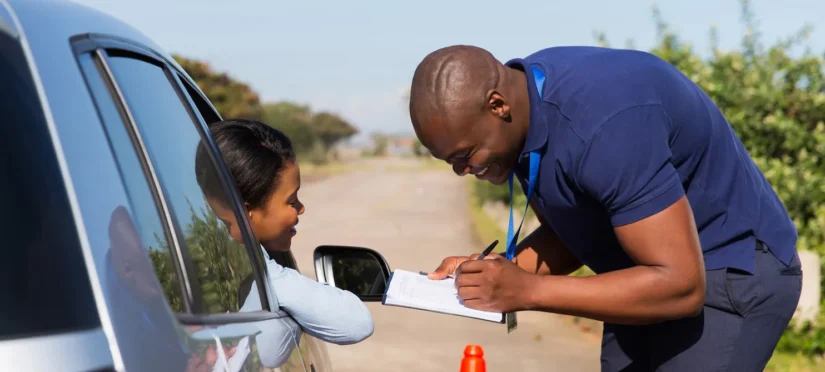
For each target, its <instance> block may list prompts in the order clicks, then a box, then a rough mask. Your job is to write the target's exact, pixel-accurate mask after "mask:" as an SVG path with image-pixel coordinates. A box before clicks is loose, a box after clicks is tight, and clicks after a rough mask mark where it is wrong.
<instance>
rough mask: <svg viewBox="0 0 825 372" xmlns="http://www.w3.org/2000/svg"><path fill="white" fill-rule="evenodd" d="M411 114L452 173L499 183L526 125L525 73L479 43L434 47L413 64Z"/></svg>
mask: <svg viewBox="0 0 825 372" xmlns="http://www.w3.org/2000/svg"><path fill="white" fill-rule="evenodd" d="M410 119H412V123H413V128H414V129H415V133H416V135H417V136H418V138H419V139H420V140H421V143H422V144H423V145H424V146H425V147H427V149H429V150H430V153H431V154H432V155H433V156H434V157H436V158H438V159H442V160H445V161H447V162H448V163H450V164H451V165H452V166H453V170H454V171H455V172H456V174H459V175H464V174H475V175H476V176H477V177H479V178H481V179H486V180H489V181H490V182H493V183H496V184H500V183H502V182H504V181H506V180H507V175H508V174H509V171H510V169H512V167H513V165H514V164H515V163H516V160H517V158H518V155H519V152H520V150H521V148H522V147H523V144H524V138H525V137H526V135H527V128H528V127H529V121H530V102H529V95H528V92H527V84H526V80H525V75H524V73H523V72H522V71H520V70H517V69H513V68H509V67H505V66H504V65H502V64H501V62H499V61H497V60H496V59H495V57H493V55H492V54H490V52H488V51H486V50H484V49H481V48H478V47H473V46H465V45H457V46H451V47H446V48H442V49H439V50H436V51H435V52H432V53H430V54H428V55H427V56H426V57H425V58H424V60H423V61H421V63H420V64H419V65H418V68H416V69H415V74H414V76H413V81H412V87H411V89H410Z"/></svg>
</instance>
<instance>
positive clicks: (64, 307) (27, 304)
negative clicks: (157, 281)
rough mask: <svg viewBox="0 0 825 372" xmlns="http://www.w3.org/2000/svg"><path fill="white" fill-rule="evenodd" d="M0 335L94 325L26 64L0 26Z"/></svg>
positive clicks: (91, 305) (62, 193)
mask: <svg viewBox="0 0 825 372" xmlns="http://www.w3.org/2000/svg"><path fill="white" fill-rule="evenodd" d="M0 82H2V83H0V115H2V117H3V125H2V126H0V174H2V177H0V210H2V213H0V233H2V235H3V248H4V249H3V259H2V260H0V298H2V299H3V300H2V301H0V314H2V316H0V339H11V338H18V337H26V336H34V335H45V334H52V333H62V332H69V331H79V330H87V329H93V328H97V327H100V321H99V319H98V313H97V308H96V306H95V301H94V297H93V295H92V287H91V282H90V280H89V274H88V272H87V269H86V262H85V260H84V257H83V251H82V249H81V244H80V239H79V236H78V233H77V230H76V225H75V220H74V217H73V214H72V209H71V204H70V202H69V198H68V195H67V193H66V185H65V184H64V182H63V176H62V173H61V170H60V167H59V163H58V155H57V153H56V152H55V149H54V147H53V144H52V140H51V137H50V134H49V128H48V126H47V122H46V118H45V116H44V114H43V109H42V107H41V105H40V99H39V98H38V93H37V90H36V88H35V84H34V82H33V80H32V75H31V72H30V70H29V68H28V64H27V62H26V59H25V57H24V54H23V51H22V49H21V48H20V45H19V44H18V43H17V40H16V39H14V38H12V37H10V36H9V34H7V33H5V32H0Z"/></svg>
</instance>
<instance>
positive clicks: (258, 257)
mask: <svg viewBox="0 0 825 372" xmlns="http://www.w3.org/2000/svg"><path fill="white" fill-rule="evenodd" d="M70 43H71V46H72V49H73V51H74V54H75V57H76V62H77V63H78V64H80V58H79V57H80V56H81V55H84V54H91V55H92V57H93V60H94V61H95V64H96V67H97V69H96V70H97V72H98V73H99V74H100V75H99V77H100V78H101V79H102V80H104V82H105V84H107V86H108V87H109V88H110V89H109V90H110V92H109V93H110V94H109V97H99V98H95V97H93V98H95V99H100V98H103V99H111V100H112V102H113V103H114V104H115V106H117V108H118V111H119V112H120V114H121V115H120V116H121V117H120V120H121V121H122V122H123V124H124V125H125V126H126V130H127V132H128V133H129V135H130V136H131V137H132V140H133V150H134V151H135V152H136V155H137V156H138V158H139V160H140V161H141V163H142V166H143V171H144V176H146V177H147V181H148V184H149V187H150V189H151V190H150V191H151V192H152V194H153V195H156V196H155V204H156V205H155V206H156V208H158V213H159V215H160V219H161V223H162V226H163V229H164V232H165V235H167V236H166V238H167V240H168V242H169V245H170V248H172V249H170V251H171V252H172V254H173V256H174V257H173V264H174V265H175V269H176V274H178V275H179V278H178V280H179V282H180V283H181V287H182V288H181V290H182V293H181V294H182V297H183V299H184V309H185V312H183V313H175V315H176V317H177V319H178V321H179V322H181V323H183V324H228V323H243V322H250V321H261V320H267V319H278V318H283V317H289V314H287V313H286V312H285V311H283V310H282V309H280V308H277V304H274V303H273V301H272V300H271V299H272V298H273V296H271V295H270V294H269V292H268V291H269V289H270V286H268V285H267V283H268V277H269V276H268V273H267V271H266V265H265V259H264V256H263V252H262V251H261V248H260V246H259V245H257V244H255V243H254V234H253V233H252V229H251V226H250V224H249V221H248V218H247V216H246V213H245V212H244V211H242V210H241V206H242V205H243V204H242V203H241V202H240V200H241V198H240V192H239V191H238V190H237V187H236V186H235V183H234V182H230V180H231V175H230V174H229V171H228V169H227V167H226V164H225V163H224V161H223V158H222V157H221V156H216V154H219V152H218V148H217V145H216V144H215V141H214V138H213V137H212V135H211V133H210V132H209V130H208V128H207V125H206V123H205V121H204V119H203V117H202V115H201V113H200V112H199V110H198V109H197V106H196V105H195V103H194V101H193V100H192V99H191V97H190V96H189V93H188V92H187V91H186V88H185V87H184V86H183V80H182V79H181V78H182V77H187V79H186V81H189V79H188V75H187V74H186V73H185V72H183V71H181V70H180V69H179V66H178V65H177V63H174V62H173V61H169V60H168V59H167V58H166V57H164V56H162V55H160V54H159V53H156V52H155V51H154V50H152V49H151V48H148V47H146V46H144V45H141V44H139V43H136V42H133V41H130V40H125V39H122V38H119V37H116V36H111V35H102V34H83V35H77V36H75V37H72V38H71V40H70ZM109 51H117V53H127V54H129V58H136V59H138V60H143V61H144V62H146V63H152V64H155V65H159V66H160V67H162V68H163V70H164V72H165V73H166V75H167V77H169V79H170V86H171V87H172V89H174V90H175V92H176V93H177V94H178V96H179V98H181V104H182V105H183V106H184V108H185V109H186V110H187V112H188V113H189V115H190V117H191V118H192V119H193V123H194V124H195V129H196V130H197V132H198V135H200V136H201V139H203V140H205V143H206V144H207V149H208V151H207V152H208V153H209V155H210V158H211V160H212V163H213V165H214V166H215V167H216V169H217V170H218V172H219V176H220V178H221V180H222V183H223V184H224V187H225V190H226V192H227V197H228V198H229V199H230V201H231V202H232V204H233V205H232V208H233V212H235V214H236V215H237V216H240V218H239V224H240V226H241V232H242V235H243V240H244V247H245V248H246V251H247V257H248V258H249V259H250V263H251V265H252V272H253V275H254V278H255V282H256V284H257V287H258V292H259V296H260V299H261V307H262V310H260V311H254V312H235V313H217V314H206V313H195V312H194V311H193V309H195V308H197V307H196V306H195V305H196V301H199V300H198V299H195V298H194V297H193V291H192V282H191V279H190V277H191V275H193V269H194V267H193V266H192V265H191V263H190V262H187V260H186V259H185V258H186V257H187V255H188V252H186V249H185V248H184V247H183V246H182V245H181V244H180V242H179V239H178V237H179V236H181V235H180V229H179V226H178V225H177V223H176V221H174V219H173V218H172V215H171V208H170V207H169V202H168V200H167V197H166V195H165V194H164V192H163V188H162V187H161V185H160V182H159V179H158V178H157V175H156V174H154V170H152V169H153V168H151V165H152V160H151V158H150V157H149V155H148V151H147V150H146V148H145V146H144V144H143V142H142V140H141V139H140V132H139V130H138V126H137V123H136V122H135V120H134V118H133V117H132V116H131V114H130V113H129V106H128V105H127V103H126V101H125V98H124V97H123V94H122V93H121V92H120V91H119V87H118V85H117V81H116V79H115V78H114V75H113V73H112V71H111V69H109V67H108V59H109ZM78 68H80V69H81V71H82V70H83V69H82V68H81V67H80V65H78ZM83 75H84V79H87V78H88V77H86V76H85V73H83ZM189 84H191V85H192V89H194V91H195V92H198V93H199V94H200V95H201V98H202V99H203V100H204V101H205V102H207V103H208V104H209V106H210V107H211V108H212V110H214V106H212V103H211V102H210V101H209V100H208V99H206V98H205V96H204V95H203V93H202V92H201V91H200V89H198V88H197V85H195V84H193V83H191V82H189ZM89 94H90V95H93V93H92V92H91V91H89ZM214 113H215V115H217V117H218V118H220V115H219V114H217V110H215V111H214ZM101 115H102V113H101V112H100V110H98V116H101ZM101 120H103V118H102V117H101ZM170 238H171V239H170ZM273 307H274V309H273Z"/></svg>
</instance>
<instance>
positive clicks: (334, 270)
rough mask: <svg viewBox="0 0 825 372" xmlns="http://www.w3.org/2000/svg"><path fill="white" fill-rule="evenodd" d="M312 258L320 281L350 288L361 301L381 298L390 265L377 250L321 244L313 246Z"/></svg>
mask: <svg viewBox="0 0 825 372" xmlns="http://www.w3.org/2000/svg"><path fill="white" fill-rule="evenodd" d="M314 258H315V277H316V278H318V281H319V282H321V283H328V284H329V285H331V286H334V287H336V288H340V289H343V290H346V291H350V292H352V293H354V294H355V295H356V296H358V298H360V299H361V301H364V302H377V301H381V300H382V299H383V297H384V291H385V290H386V289H387V282H388V281H389V278H390V267H389V265H388V264H387V261H386V260H385V259H384V257H383V256H381V254H380V253H378V252H376V251H374V250H372V249H369V248H361V247H347V246H336V245H322V246H318V247H317V248H315V254H314Z"/></svg>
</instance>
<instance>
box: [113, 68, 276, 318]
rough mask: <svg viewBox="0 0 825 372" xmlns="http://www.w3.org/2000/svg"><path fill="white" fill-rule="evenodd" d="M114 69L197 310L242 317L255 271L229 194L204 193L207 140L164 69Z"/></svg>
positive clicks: (223, 192)
mask: <svg viewBox="0 0 825 372" xmlns="http://www.w3.org/2000/svg"><path fill="white" fill-rule="evenodd" d="M109 64H110V67H111V69H112V73H113V74H114V78H115V81H116V82H117V85H118V86H119V87H120V89H121V91H122V92H123V95H124V98H125V100H126V104H127V106H128V108H129V110H130V112H131V114H132V116H133V117H134V120H135V122H136V123H137V126H138V129H139V131H140V135H141V137H142V139H143V142H144V144H145V146H146V149H147V151H148V153H149V157H150V159H151V161H152V164H153V167H154V169H155V171H156V172H157V174H158V178H159V179H160V183H161V186H162V187H163V192H164V195H165V199H166V200H167V202H168V203H169V204H170V205H169V207H170V208H171V210H172V211H173V213H172V214H173V219H174V220H175V223H176V228H177V231H178V232H179V243H180V244H181V245H182V246H184V248H185V249H184V252H183V253H184V255H185V257H184V260H185V261H187V262H190V264H189V265H190V266H191V267H190V268H191V270H190V272H191V273H192V276H193V277H191V278H190V281H191V285H192V291H193V297H194V300H195V304H194V305H195V308H194V310H195V311H196V312H203V313H226V312H237V311H238V309H239V304H241V303H242V301H239V299H238V288H239V286H240V283H241V281H243V280H244V279H245V278H247V277H249V276H250V275H252V266H251V262H250V259H249V256H248V254H247V251H246V248H245V247H244V245H243V244H242V243H239V241H238V240H235V239H233V238H232V237H231V236H230V235H229V233H228V231H227V229H226V226H225V225H224V224H226V223H233V221H237V216H235V215H234V213H233V212H232V211H231V207H228V206H230V205H231V204H229V203H231V201H230V200H232V199H231V198H229V197H228V195H227V193H226V191H225V190H222V193H221V195H217V199H219V200H212V199H207V198H206V196H205V195H204V193H203V191H202V190H201V189H200V186H199V184H198V181H197V173H196V169H195V154H196V150H197V147H198V144H199V142H200V141H201V136H200V133H199V132H198V130H197V128H196V126H195V122H194V121H193V118H192V116H191V115H190V113H189V111H188V110H187V108H186V106H185V105H184V103H183V102H184V101H182V100H181V97H180V96H179V95H178V92H177V91H176V89H175V88H173V84H174V82H173V80H170V76H169V75H167V72H166V71H165V70H164V69H163V67H161V66H160V65H156V64H154V63H150V62H147V61H144V60H140V59H136V58H132V57H131V56H123V55H117V54H115V55H112V56H111V58H109ZM209 166H213V167H214V165H212V164H209ZM213 173H217V172H213ZM235 223H237V222H235ZM187 256H188V257H187ZM257 306H261V305H260V304H258V305H257Z"/></svg>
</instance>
